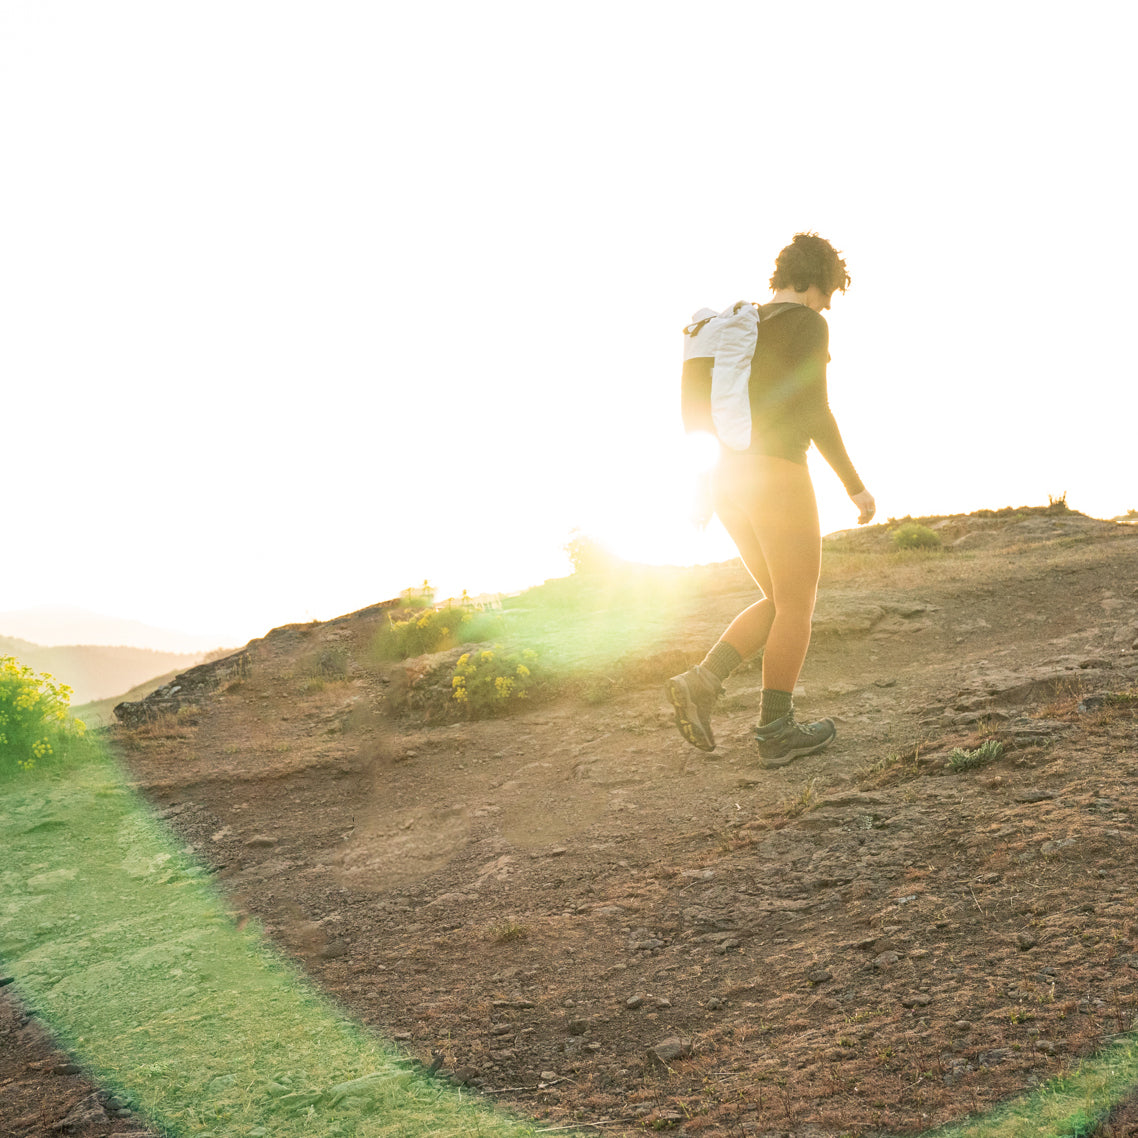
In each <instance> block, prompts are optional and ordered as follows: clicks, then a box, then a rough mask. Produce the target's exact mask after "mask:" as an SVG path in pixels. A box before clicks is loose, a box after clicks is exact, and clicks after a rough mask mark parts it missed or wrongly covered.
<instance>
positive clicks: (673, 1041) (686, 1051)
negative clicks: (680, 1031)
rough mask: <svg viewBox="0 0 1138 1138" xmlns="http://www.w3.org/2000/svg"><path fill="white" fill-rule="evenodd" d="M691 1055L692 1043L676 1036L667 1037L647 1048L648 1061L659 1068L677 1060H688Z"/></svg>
mask: <svg viewBox="0 0 1138 1138" xmlns="http://www.w3.org/2000/svg"><path fill="white" fill-rule="evenodd" d="M691 1053H692V1041H691V1040H690V1039H683V1038H681V1037H680V1036H678V1035H673V1036H669V1037H668V1038H667V1039H664V1040H661V1041H660V1042H659V1043H657V1044H655V1045H654V1046H652V1047H649V1048H648V1060H649V1062H650V1063H655V1064H656V1065H658V1066H661V1067H667V1066H668V1065H669V1064H670V1063H675V1062H676V1061H677V1060H679V1059H688V1058H690V1056H691Z"/></svg>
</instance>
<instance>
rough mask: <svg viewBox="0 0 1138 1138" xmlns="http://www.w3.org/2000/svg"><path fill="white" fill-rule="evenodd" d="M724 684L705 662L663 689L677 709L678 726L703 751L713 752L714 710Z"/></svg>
mask: <svg viewBox="0 0 1138 1138" xmlns="http://www.w3.org/2000/svg"><path fill="white" fill-rule="evenodd" d="M722 690H723V685H722V684H721V683H720V682H719V680H717V679H716V678H715V676H714V675H712V674H711V672H709V671H708V670H707V669H706V668H705V667H704V666H703V665H702V664H696V666H695V667H694V668H688V670H687V671H686V672H683V673H682V674H681V675H678V676H673V677H672V678H671V679H670V680H668V682H667V683H666V684H664V692H665V694H666V695H667V697H668V700H669V702H670V703H671V705H672V706H673V707H674V708H675V709H676V728H677V730H678V731H679V733H680V734H681V735H682V736H683V737H684V738H685V739H686V740H687V741H688V742H689V743H690V744H691V745H692V746H693V747H698V748H699V749H700V750H701V751H714V750H715V739H714V737H713V736H712V734H711V711H712V708H714V707H715V701H716V699H718V698H719V693H720V692H721V691H722Z"/></svg>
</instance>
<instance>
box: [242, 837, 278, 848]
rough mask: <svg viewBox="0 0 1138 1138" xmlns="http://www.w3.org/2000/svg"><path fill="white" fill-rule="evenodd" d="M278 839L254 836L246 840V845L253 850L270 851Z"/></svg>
mask: <svg viewBox="0 0 1138 1138" xmlns="http://www.w3.org/2000/svg"><path fill="white" fill-rule="evenodd" d="M276 844H277V839H276V838H273V837H270V836H269V835H268V834H254V835H253V837H251V838H247V839H246V840H245V845H246V846H248V847H249V849H251V850H259V849H268V848H269V847H270V846H275V845H276Z"/></svg>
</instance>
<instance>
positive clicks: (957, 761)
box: [945, 739, 1004, 774]
mask: <svg viewBox="0 0 1138 1138" xmlns="http://www.w3.org/2000/svg"><path fill="white" fill-rule="evenodd" d="M1003 753H1004V745H1003V743H1001V742H1000V741H999V740H998V739H988V740H987V741H986V742H984V743H981V744H980V746H979V747H977V748H976V749H975V750H974V751H966V750H964V749H963V748H961V747H956V748H954V749H953V752H952V754H951V755H949V756H948V762H947V763H946V764H945V765H946V766H947V767H948V769H949V770H950V771H952V772H953V773H955V774H959V773H960V772H961V771H970V770H975V769H976V768H977V767H982V766H984V765H985V764H986V763H991V762H995V761H996V759H998V758H999V757H1000V756H1001V755H1002V754H1003Z"/></svg>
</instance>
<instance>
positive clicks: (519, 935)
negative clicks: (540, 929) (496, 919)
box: [490, 921, 529, 944]
mask: <svg viewBox="0 0 1138 1138" xmlns="http://www.w3.org/2000/svg"><path fill="white" fill-rule="evenodd" d="M528 938H529V929H528V928H527V927H526V926H525V925H523V924H520V923H519V922H518V921H505V922H504V923H502V924H500V925H495V926H494V927H493V928H492V929H491V930H490V939H491V940H492V941H493V942H494V943H495V944H511V943H513V942H514V941H518V940H527V939H528Z"/></svg>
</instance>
